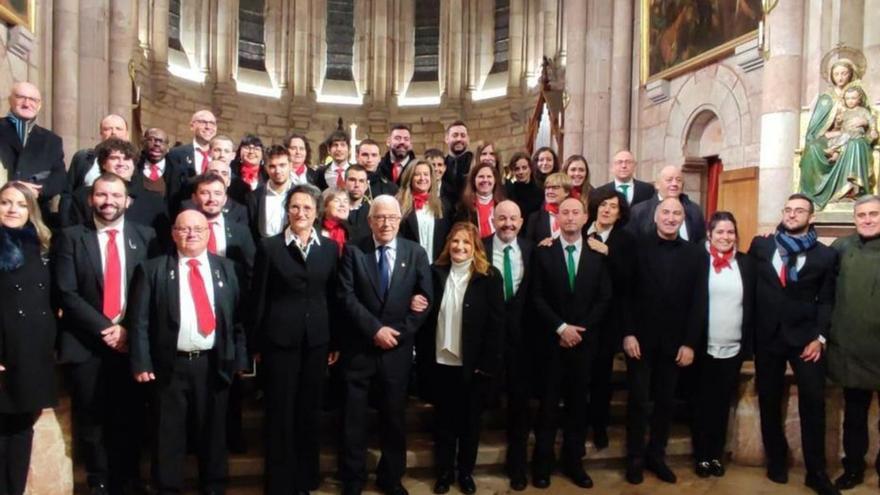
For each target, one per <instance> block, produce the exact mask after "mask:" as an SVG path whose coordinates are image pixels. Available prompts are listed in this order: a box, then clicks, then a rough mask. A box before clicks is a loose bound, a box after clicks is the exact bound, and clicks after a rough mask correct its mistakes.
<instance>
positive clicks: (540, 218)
mask: <svg viewBox="0 0 880 495" xmlns="http://www.w3.org/2000/svg"><path fill="white" fill-rule="evenodd" d="M542 206H543V203H542ZM525 232H526V239H528V240H530V241H531V242H532V243H533V244H538V243H539V242H541V241H543V240H544V239H546V238H548V237H550V236H551V235H552V233H551V232H550V213H548V212H547V210H545V209H544V208H543V207H542V208H541V209H539V210H538V211H536V212H534V213H532V214H531V215H529V218H528V219H527V220H526V229H525Z"/></svg>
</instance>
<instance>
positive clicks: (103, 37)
mask: <svg viewBox="0 0 880 495" xmlns="http://www.w3.org/2000/svg"><path fill="white" fill-rule="evenodd" d="M79 13H80V15H79V57H78V58H79V73H80V74H82V75H83V81H88V83H87V84H82V85H80V86H79V121H78V126H79V127H78V133H79V137H80V139H81V141H80V144H84V143H88V144H92V143H94V142H96V141H97V140H98V127H99V124H100V122H101V118H103V117H104V116H105V115H107V110H108V109H109V108H108V107H109V105H108V103H109V94H110V91H109V89H110V88H109V84H108V82H109V75H110V65H109V62H108V59H107V53H108V50H107V49H108V47H107V38H108V31H109V22H108V21H109V11H108V8H107V1H106V0H80V2H79ZM75 58H76V57H75Z"/></svg>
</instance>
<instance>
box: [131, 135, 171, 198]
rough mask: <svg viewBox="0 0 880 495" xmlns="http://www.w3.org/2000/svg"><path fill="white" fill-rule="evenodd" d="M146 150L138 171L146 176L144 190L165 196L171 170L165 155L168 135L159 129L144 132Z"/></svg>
mask: <svg viewBox="0 0 880 495" xmlns="http://www.w3.org/2000/svg"><path fill="white" fill-rule="evenodd" d="M143 141H144V146H146V148H145V149H144V151H143V153H141V161H140V163H138V166H137V168H138V170H140V171H142V172H143V175H144V189H146V190H147V191H152V192H154V193H157V194H159V195H161V196H165V192H166V190H167V186H168V183H167V177H168V172H169V170H170V168H169V167H168V166H167V165H166V162H165V155H167V154H168V134H166V133H165V131H163V130H162V129H159V128H158V127H151V128H149V129H147V130H146V131H144V138H143Z"/></svg>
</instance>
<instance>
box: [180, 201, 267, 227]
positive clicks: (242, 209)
mask: <svg viewBox="0 0 880 495" xmlns="http://www.w3.org/2000/svg"><path fill="white" fill-rule="evenodd" d="M180 209H181V210H196V209H198V208H196V205H195V203H193V200H192V198H190V199H187V200H186V201H184V202H182V203H180ZM223 216H224V217H225V218H226V221H228V222H233V223H238V224H241V225H244V227H245V228H246V229H250V225H251V218H250V211H249V209H248V207H246V206H245V205H243V204H241V203H239V202H238V201H235V200H234V199H232V198H230V197H227V198H226V205H225V206H223Z"/></svg>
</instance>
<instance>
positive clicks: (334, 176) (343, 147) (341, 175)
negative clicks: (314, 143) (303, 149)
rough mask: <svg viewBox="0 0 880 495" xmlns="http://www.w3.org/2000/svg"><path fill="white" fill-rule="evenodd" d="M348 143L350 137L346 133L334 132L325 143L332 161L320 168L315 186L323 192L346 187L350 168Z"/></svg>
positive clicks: (316, 175)
mask: <svg viewBox="0 0 880 495" xmlns="http://www.w3.org/2000/svg"><path fill="white" fill-rule="evenodd" d="M348 143H349V137H348V134H347V133H346V132H345V131H334V132H333V134H330V137H328V138H327V141H325V144H326V145H327V151H328V152H329V153H330V159H331V160H332V161H331V162H330V163H329V164H327V165H325V166H323V167H321V168H319V169H318V170H317V173H316V174H315V185H316V186H318V188H320V189H321V190H322V191H323V190H324V189H327V188H328V187H333V188H336V189H343V188H344V187H345V171H346V170H348V166H349V162H348V159H349V156H348V154H349V151H350V149H349V144H348Z"/></svg>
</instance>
